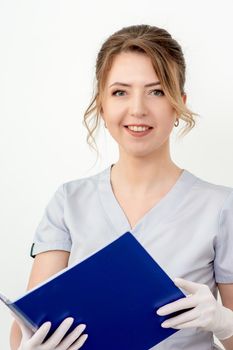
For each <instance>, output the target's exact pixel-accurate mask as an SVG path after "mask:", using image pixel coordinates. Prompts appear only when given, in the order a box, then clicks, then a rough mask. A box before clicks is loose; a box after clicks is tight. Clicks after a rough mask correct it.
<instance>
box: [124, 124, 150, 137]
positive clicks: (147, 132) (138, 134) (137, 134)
mask: <svg viewBox="0 0 233 350" xmlns="http://www.w3.org/2000/svg"><path fill="white" fill-rule="evenodd" d="M152 129H153V128H152V127H150V128H149V129H147V130H145V131H133V130H130V129H129V128H127V126H125V130H126V131H127V132H128V133H129V134H130V135H132V136H135V137H143V136H146V135H147V134H149V133H150V132H152Z"/></svg>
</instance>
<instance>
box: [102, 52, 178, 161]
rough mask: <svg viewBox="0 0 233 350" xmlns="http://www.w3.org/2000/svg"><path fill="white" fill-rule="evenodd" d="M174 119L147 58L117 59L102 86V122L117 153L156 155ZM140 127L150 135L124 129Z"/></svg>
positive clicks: (125, 56)
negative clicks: (132, 126)
mask: <svg viewBox="0 0 233 350" xmlns="http://www.w3.org/2000/svg"><path fill="white" fill-rule="evenodd" d="M123 84H127V86H125V85H123ZM149 84H151V86H146V85H149ZM176 117H177V115H176V112H175V110H174V109H173V108H172V106H171V105H170V103H169V102H168V99H167V98H166V97H165V95H164V93H163V91H162V89H161V85H160V84H159V82H158V78H157V75H156V73H155V71H154V68H153V66H152V63H151V60H150V58H149V57H148V56H147V55H145V54H143V53H134V52H127V53H120V54H119V55H117V56H116V57H115V59H114V61H113V64H112V67H111V70H110V71H109V73H108V78H107V81H106V85H105V90H104V97H103V100H102V118H103V119H104V120H105V123H106V126H107V128H108V131H109V132H110V134H111V135H112V137H113V138H114V139H115V141H116V142H117V143H118V145H119V147H120V150H121V151H126V152H127V153H130V154H132V155H135V156H145V155H148V154H151V153H153V152H156V151H157V150H158V149H160V148H161V147H162V146H163V145H165V144H166V142H167V141H168V139H169V135H170V133H171V131H172V129H173V127H174V122H175V120H176ZM139 124H143V125H146V126H147V127H148V126H149V127H150V129H149V131H146V132H144V133H141V132H140V131H136V129H135V128H134V130H135V131H133V132H131V131H130V130H129V128H128V127H127V126H128V125H135V126H137V125H139Z"/></svg>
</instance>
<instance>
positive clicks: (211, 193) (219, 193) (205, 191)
mask: <svg viewBox="0 0 233 350" xmlns="http://www.w3.org/2000/svg"><path fill="white" fill-rule="evenodd" d="M189 173H190V174H191V175H192V176H194V177H195V178H196V182H195V186H194V189H195V190H196V191H197V192H199V194H200V195H201V196H207V197H208V198H209V199H211V198H212V199H214V198H217V199H220V200H221V199H222V200H224V199H227V198H228V197H232V196H233V187H231V186H228V185H224V184H221V183H217V182H213V181H211V180H209V179H207V178H205V177H203V176H199V175H196V174H195V175H194V174H193V173H191V172H189Z"/></svg>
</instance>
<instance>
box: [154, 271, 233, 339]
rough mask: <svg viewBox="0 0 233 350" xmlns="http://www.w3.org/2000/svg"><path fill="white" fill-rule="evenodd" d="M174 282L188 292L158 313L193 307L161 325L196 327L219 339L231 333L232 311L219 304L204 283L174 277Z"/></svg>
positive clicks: (168, 312) (166, 326) (176, 327)
mask: <svg viewBox="0 0 233 350" xmlns="http://www.w3.org/2000/svg"><path fill="white" fill-rule="evenodd" d="M174 283H175V285H176V286H177V287H180V288H182V289H184V290H186V291H187V292H189V293H190V294H189V295H187V296H186V298H181V299H179V300H177V301H175V302H172V303H170V304H167V305H165V306H163V307H161V308H159V309H158V310H157V314H158V315H168V314H170V313H172V312H175V311H178V310H183V309H189V308H193V309H192V310H190V311H187V312H184V313H182V314H180V315H178V316H176V317H172V318H170V319H169V320H166V321H165V322H163V323H162V324H161V326H162V327H165V328H168V327H171V328H175V329H183V328H189V327H198V328H201V329H202V330H206V331H211V332H213V333H214V334H215V335H216V336H217V337H218V338H219V339H220V340H223V339H226V338H228V337H230V336H232V335H233V312H232V310H230V309H228V308H226V307H224V306H223V305H221V304H219V303H218V302H217V300H216V299H215V297H214V296H213V294H212V293H211V291H210V289H209V287H208V286H207V285H205V284H200V283H195V282H190V281H187V280H184V279H182V278H175V279H174Z"/></svg>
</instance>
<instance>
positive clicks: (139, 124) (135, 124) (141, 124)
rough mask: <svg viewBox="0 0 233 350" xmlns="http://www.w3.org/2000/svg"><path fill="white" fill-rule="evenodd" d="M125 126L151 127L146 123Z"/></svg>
mask: <svg viewBox="0 0 233 350" xmlns="http://www.w3.org/2000/svg"><path fill="white" fill-rule="evenodd" d="M124 126H125V127H128V126H146V127H148V128H152V126H150V125H147V124H128V125H124Z"/></svg>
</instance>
